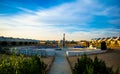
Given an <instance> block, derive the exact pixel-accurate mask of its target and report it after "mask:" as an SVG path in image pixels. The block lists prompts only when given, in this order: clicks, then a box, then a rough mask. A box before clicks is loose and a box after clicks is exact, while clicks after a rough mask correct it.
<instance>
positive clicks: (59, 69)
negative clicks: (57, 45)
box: [49, 50, 72, 74]
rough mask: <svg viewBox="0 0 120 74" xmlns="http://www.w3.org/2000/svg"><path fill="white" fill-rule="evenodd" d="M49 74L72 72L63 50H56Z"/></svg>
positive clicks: (70, 73)
mask: <svg viewBox="0 0 120 74" xmlns="http://www.w3.org/2000/svg"><path fill="white" fill-rule="evenodd" d="M49 74H72V72H71V69H70V66H69V64H68V61H67V59H66V52H65V50H61V51H56V57H55V61H54V62H53V66H52V67H51V70H50V73H49Z"/></svg>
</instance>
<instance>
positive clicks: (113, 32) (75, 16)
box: [0, 0, 120, 40]
mask: <svg viewBox="0 0 120 74" xmlns="http://www.w3.org/2000/svg"><path fill="white" fill-rule="evenodd" d="M63 33H66V39H67V40H83V39H84V40H89V39H92V38H97V37H109V36H120V4H119V0H1V2H0V36H7V37H19V38H21V37H22V38H31V39H39V40H60V39H62V35H63Z"/></svg>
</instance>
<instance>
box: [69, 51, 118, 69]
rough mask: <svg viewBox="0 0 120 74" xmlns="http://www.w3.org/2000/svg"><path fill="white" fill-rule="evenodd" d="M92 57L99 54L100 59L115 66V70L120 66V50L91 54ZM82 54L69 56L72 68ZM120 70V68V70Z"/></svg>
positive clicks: (108, 64)
mask: <svg viewBox="0 0 120 74" xmlns="http://www.w3.org/2000/svg"><path fill="white" fill-rule="evenodd" d="M88 56H89V57H90V58H92V59H93V58H94V57H95V56H97V57H98V58H99V59H102V60H104V61H105V63H106V65H107V66H109V67H111V66H113V70H114V71H115V70H116V69H117V68H118V67H119V68H120V50H108V51H107V52H105V53H101V54H91V55H88ZM78 57H79V58H80V56H71V57H68V60H69V63H70V66H71V68H73V67H74V65H75V63H76V62H77V58H78ZM119 71H120V70H119Z"/></svg>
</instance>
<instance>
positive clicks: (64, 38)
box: [63, 33, 65, 48]
mask: <svg viewBox="0 0 120 74" xmlns="http://www.w3.org/2000/svg"><path fill="white" fill-rule="evenodd" d="M63 48H65V33H64V34H63Z"/></svg>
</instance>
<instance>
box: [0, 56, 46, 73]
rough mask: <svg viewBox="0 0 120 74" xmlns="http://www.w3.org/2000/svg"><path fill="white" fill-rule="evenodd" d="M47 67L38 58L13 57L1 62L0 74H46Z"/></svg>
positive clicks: (5, 57)
mask: <svg viewBox="0 0 120 74" xmlns="http://www.w3.org/2000/svg"><path fill="white" fill-rule="evenodd" d="M46 67H47V65H46V64H44V62H43V61H42V60H41V59H40V58H39V57H38V56H34V57H29V58H28V57H26V58H24V57H23V56H22V55H21V56H15V55H12V56H10V57H7V56H3V57H2V59H1V60H0V74H45V71H46Z"/></svg>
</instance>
